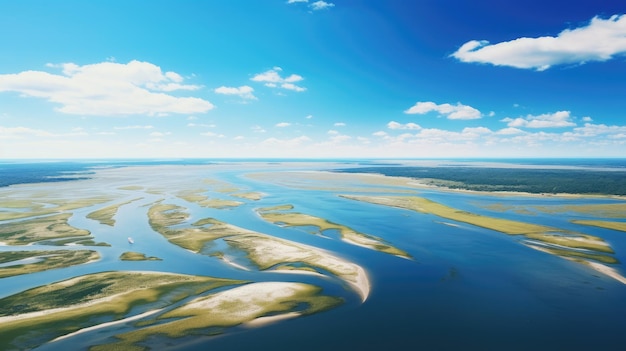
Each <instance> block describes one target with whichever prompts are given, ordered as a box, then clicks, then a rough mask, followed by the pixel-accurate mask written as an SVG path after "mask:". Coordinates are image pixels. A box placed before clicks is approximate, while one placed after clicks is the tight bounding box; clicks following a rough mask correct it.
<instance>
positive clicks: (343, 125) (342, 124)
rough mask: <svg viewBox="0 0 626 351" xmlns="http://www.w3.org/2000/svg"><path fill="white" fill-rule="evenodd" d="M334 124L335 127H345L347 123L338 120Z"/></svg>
mask: <svg viewBox="0 0 626 351" xmlns="http://www.w3.org/2000/svg"><path fill="white" fill-rule="evenodd" d="M334 126H335V127H345V126H346V124H345V123H343V122H337V123H335V124H334Z"/></svg>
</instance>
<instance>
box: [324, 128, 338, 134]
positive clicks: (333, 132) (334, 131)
mask: <svg viewBox="0 0 626 351" xmlns="http://www.w3.org/2000/svg"><path fill="white" fill-rule="evenodd" d="M326 134H328V135H339V131H337V130H333V129H331V130H329V131H328V132H326Z"/></svg>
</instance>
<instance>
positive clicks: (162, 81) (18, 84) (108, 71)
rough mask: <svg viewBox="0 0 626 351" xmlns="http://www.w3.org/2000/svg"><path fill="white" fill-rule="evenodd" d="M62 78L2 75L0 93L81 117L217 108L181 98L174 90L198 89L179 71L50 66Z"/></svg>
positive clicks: (147, 66)
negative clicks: (37, 101) (53, 105)
mask: <svg viewBox="0 0 626 351" xmlns="http://www.w3.org/2000/svg"><path fill="white" fill-rule="evenodd" d="M47 66H48V67H50V68H52V69H57V70H58V69H61V74H52V73H48V72H44V71H24V72H20V73H17V74H2V75H0V92H9V91H12V92H18V93H20V94H21V95H22V96H28V97H36V98H42V99H46V100H48V101H50V102H53V103H56V104H59V105H61V107H59V108H57V110H58V111H59V112H62V113H67V114H78V115H99V116H112V115H136V114H143V115H165V114H170V113H203V112H207V111H209V110H211V109H212V108H213V104H211V103H210V102H209V101H206V100H203V99H200V98H195V97H178V96H174V95H169V94H167V93H168V92H172V91H179V90H183V91H191V90H197V89H199V88H200V86H198V85H187V84H183V80H184V79H183V77H182V76H180V75H179V74H178V73H175V72H163V71H162V70H161V68H160V67H159V66H156V65H154V64H152V63H149V62H140V61H131V62H129V63H127V64H121V63H115V62H102V63H96V64H90V65H84V66H79V65H77V64H74V63H65V64H61V65H53V64H48V65H47Z"/></svg>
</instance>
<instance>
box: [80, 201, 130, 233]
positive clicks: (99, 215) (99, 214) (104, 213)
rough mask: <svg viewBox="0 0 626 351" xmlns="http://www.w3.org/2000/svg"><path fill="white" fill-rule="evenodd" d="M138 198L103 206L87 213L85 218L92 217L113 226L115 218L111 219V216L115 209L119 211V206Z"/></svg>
mask: <svg viewBox="0 0 626 351" xmlns="http://www.w3.org/2000/svg"><path fill="white" fill-rule="evenodd" d="M137 200H140V199H134V200H130V201H126V202H123V203H120V204H116V205H111V206H107V207H104V208H101V209H99V210H96V211H93V212H91V213H89V214H87V218H89V219H93V220H95V221H98V222H100V223H101V224H105V225H108V226H111V227H112V226H114V225H115V219H113V217H115V215H116V214H117V211H119V209H120V207H122V206H124V205H128V204H129V203H131V202H133V201H137Z"/></svg>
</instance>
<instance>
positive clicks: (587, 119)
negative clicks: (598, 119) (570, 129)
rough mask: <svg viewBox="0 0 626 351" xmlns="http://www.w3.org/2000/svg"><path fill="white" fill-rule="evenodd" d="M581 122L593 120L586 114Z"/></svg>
mask: <svg viewBox="0 0 626 351" xmlns="http://www.w3.org/2000/svg"><path fill="white" fill-rule="evenodd" d="M583 122H593V118H591V117H589V116H587V117H583Z"/></svg>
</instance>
